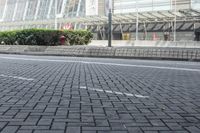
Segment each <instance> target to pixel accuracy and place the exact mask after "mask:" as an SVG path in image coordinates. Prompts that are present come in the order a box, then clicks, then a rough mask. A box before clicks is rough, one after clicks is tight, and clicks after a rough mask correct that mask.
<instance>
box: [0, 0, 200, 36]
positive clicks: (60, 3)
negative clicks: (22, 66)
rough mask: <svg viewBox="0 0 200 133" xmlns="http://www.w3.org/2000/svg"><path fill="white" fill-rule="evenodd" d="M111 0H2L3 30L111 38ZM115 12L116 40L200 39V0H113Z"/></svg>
mask: <svg viewBox="0 0 200 133" xmlns="http://www.w3.org/2000/svg"><path fill="white" fill-rule="evenodd" d="M110 1H111V0H0V30H2V31H3V30H13V29H27V28H48V29H62V28H63V27H70V28H73V29H89V30H91V31H92V32H94V37H95V39H107V29H108V28H107V13H108V8H109V7H108V3H110ZM112 11H113V28H112V29H113V39H133V40H134V39H136V38H137V37H136V36H138V39H142V40H152V39H153V40H154V39H157V40H166V39H167V40H183V39H187V40H200V33H199V32H200V0H113V1H112ZM66 25H67V26H66ZM68 25H69V26H68ZM166 36H168V37H166ZM183 36H184V37H183Z"/></svg>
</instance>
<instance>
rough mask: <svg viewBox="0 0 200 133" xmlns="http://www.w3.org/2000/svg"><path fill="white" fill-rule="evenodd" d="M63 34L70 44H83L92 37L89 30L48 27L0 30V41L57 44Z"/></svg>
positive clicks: (12, 43) (10, 43) (22, 43)
mask: <svg viewBox="0 0 200 133" xmlns="http://www.w3.org/2000/svg"><path fill="white" fill-rule="evenodd" d="M62 35H64V36H65V37H66V40H67V41H68V42H69V44H70V45H85V44H88V43H89V42H90V41H91V39H92V33H91V32H89V31H60V30H48V29H25V30H16V31H6V32H0V42H4V44H6V45H14V44H16V42H17V44H19V45H59V44H60V42H59V38H60V36H62Z"/></svg>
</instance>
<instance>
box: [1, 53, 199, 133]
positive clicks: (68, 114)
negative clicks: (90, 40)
mask: <svg viewBox="0 0 200 133" xmlns="http://www.w3.org/2000/svg"><path fill="white" fill-rule="evenodd" d="M131 50H132V49H131ZM155 50H156V49H155ZM155 50H154V51H155ZM140 51H143V49H142V50H140ZM144 52H145V51H143V52H142V53H144ZM135 53H136V52H135ZM94 54H95V53H94ZM104 54H108V53H107V51H106V52H105V53H104ZM121 54H122V55H123V51H122V52H121ZM135 55H137V56H143V54H139V52H138V51H137V53H136V54H135ZM152 56H153V55H152ZM19 57H22V58H27V57H26V56H19ZM29 58H34V59H35V58H36V59H48V60H51V59H55V60H56V59H59V60H60V61H58V62H56V61H55V60H54V61H28V60H5V59H0V74H5V75H15V76H20V77H26V78H34V80H33V81H24V80H20V79H14V78H11V77H9V78H5V77H3V78H2V77H0V132H11V133H12V132H13V133H18V132H19V133H20V132H26V131H27V133H29V132H31V133H35V132H36V133H37V132H41V133H45V132H47V133H51V132H52V133H53V132H55V133H59V132H62V133H63V132H69V133H73V132H74V133H76V132H77V133H98V132H105V133H107V132H108V133H112V132H120V133H123V132H127V133H154V132H155V133H156V132H159V133H193V132H194V133H195V132H199V128H200V126H199V123H200V115H199V112H200V109H199V108H200V105H199V102H200V101H199V98H200V93H199V91H200V87H199V86H200V82H199V78H200V73H199V72H196V71H195V72H193V71H187V70H174V69H172V70H171V69H167V67H173V68H185V69H195V70H200V69H199V68H200V64H199V63H198V62H176V61H164V62H161V61H144V60H143V61H141V60H121V59H120V60H119V59H115V60H114V59H96V58H93V59H92V58H74V57H71V58H69V57H68V58H67V57H66V58H64V57H37V56H35V57H29ZM61 60H65V61H82V63H81V62H62V61H61ZM83 62H85V63H83ZM90 62H104V63H110V64H108V65H106V64H98V63H97V64H93V63H90ZM112 63H116V64H118V65H112ZM119 64H122V65H121V66H119ZM125 64H129V65H130V66H124V65H125ZM131 65H133V66H134V65H139V66H149V67H132V66H131ZM150 66H159V67H161V69H160V68H152V67H150ZM162 67H164V68H162ZM117 93H118V94H117ZM125 93H126V94H132V95H131V96H126V95H125ZM136 95H141V96H140V97H136ZM142 96H149V98H142Z"/></svg>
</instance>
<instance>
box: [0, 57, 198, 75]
mask: <svg viewBox="0 0 200 133" xmlns="http://www.w3.org/2000/svg"><path fill="white" fill-rule="evenodd" d="M0 58H1V59H10V60H25V61H42V62H44V61H47V62H63V63H83V64H96V65H110V66H121V67H136V68H154V69H164V70H178V71H190V72H200V69H191V68H181V67H162V66H149V65H133V64H118V63H104V62H88V61H74V60H50V59H34V58H17V57H0Z"/></svg>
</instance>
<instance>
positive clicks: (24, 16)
mask: <svg viewBox="0 0 200 133" xmlns="http://www.w3.org/2000/svg"><path fill="white" fill-rule="evenodd" d="M28 4H29V0H27V1H26V5H25V10H24V15H23V20H25V19H26V14H27V11H28Z"/></svg>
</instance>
